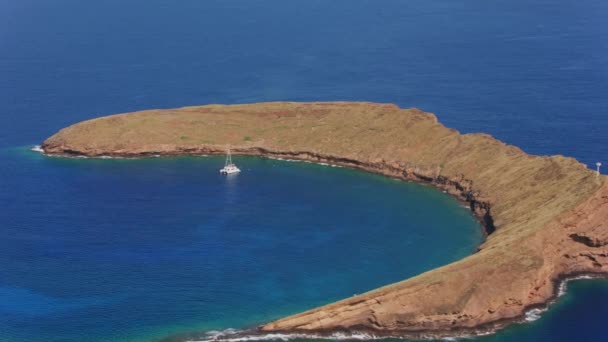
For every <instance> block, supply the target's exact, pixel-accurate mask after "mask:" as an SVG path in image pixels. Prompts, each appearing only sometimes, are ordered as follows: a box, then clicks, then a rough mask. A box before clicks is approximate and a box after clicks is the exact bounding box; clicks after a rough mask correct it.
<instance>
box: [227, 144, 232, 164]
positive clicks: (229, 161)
mask: <svg viewBox="0 0 608 342" xmlns="http://www.w3.org/2000/svg"><path fill="white" fill-rule="evenodd" d="M227 149H228V154H227V155H226V165H225V166H228V165H231V164H232V156H231V155H230V145H228V147H227Z"/></svg>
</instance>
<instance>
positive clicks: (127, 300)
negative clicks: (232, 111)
mask: <svg viewBox="0 0 608 342" xmlns="http://www.w3.org/2000/svg"><path fill="white" fill-rule="evenodd" d="M606 17H608V3H606V2H605V1H601V0H579V1H574V0H552V1H549V0H537V1H528V0H510V1H502V0H500V1H499V0H490V1H482V0H463V1H450V0H430V1H428V0H427V1H422V0H332V1H328V0H306V1H304V0H292V1H280V0H260V1H248V0H180V1H168V0H104V1H81V0H55V1H45V0H19V1H13V0H0V233H1V234H2V239H0V341H3V342H4V341H7V342H12V341H83V340H86V341H128V340H131V341H150V340H154V339H156V338H160V337H164V336H169V335H172V334H174V333H180V332H186V331H192V330H201V331H205V330H209V329H221V328H227V327H233V328H243V327H250V326H253V325H255V324H258V323H261V322H264V321H266V320H268V319H272V318H275V317H279V316H281V315H284V314H289V313H293V312H298V311H300V310H302V309H305V308H308V307H312V306H315V305H317V304H321V303H325V302H327V301H331V300H334V299H338V298H341V297H344V296H349V295H351V294H354V293H359V292H361V291H364V290H366V289H370V288H373V287H375V286H378V285H382V284H386V283H390V282H392V281H395V280H398V279H402V278H405V277H407V276H410V275H413V274H416V273H419V272H422V271H424V270H428V269H430V268H432V267H435V266H437V265H440V264H443V263H446V262H449V261H451V260H455V259H458V258H460V257H462V256H463V255H466V254H468V253H471V252H472V251H473V250H474V249H475V246H476V245H477V244H478V243H479V241H480V238H481V237H480V235H479V230H478V227H477V225H476V223H475V222H474V221H473V220H472V218H471V217H470V215H468V213H467V212H466V210H465V209H464V208H461V207H459V204H458V203H456V202H455V201H453V200H452V199H450V198H449V197H447V196H445V195H443V194H441V193H439V192H437V191H434V190H432V189H429V188H425V187H421V186H418V185H413V184H403V183H399V182H395V181H392V180H386V179H383V178H381V177H377V176H373V175H369V174H365V173H360V172H355V171H352V170H345V169H336V168H330V167H322V166H314V165H309V164H292V163H288V162H280V161H268V160H259V159H250V158H240V159H239V160H238V163H239V164H242V165H243V166H244V167H245V169H246V171H245V172H244V173H243V174H242V175H239V176H238V178H234V179H226V178H222V177H219V176H218V175H217V174H216V169H217V164H218V163H219V164H221V160H219V159H215V158H192V159H188V158H177V159H162V160H161V159H146V160H136V161H125V160H65V159H56V158H45V157H42V156H40V155H38V154H35V153H33V152H30V151H28V148H29V147H31V146H32V145H35V144H39V143H40V142H41V141H42V140H44V139H45V138H46V137H48V136H49V135H51V134H53V133H54V132H56V131H57V130H58V129H60V128H62V127H64V126H66V125H69V124H71V123H74V122H77V121H80V120H84V119H88V118H93V117H96V116H99V115H104V114H109V113H117V112H125V111H133V110H139V109H147V108H167V107H176V106H184V105H194V104H205V103H247V102H258V101H275V100H293V101H317V100H322V101H326V100H327V101H329V100H367V101H377V102H392V103H396V104H398V105H400V106H402V107H419V108H422V109H424V110H427V111H431V112H434V113H435V114H437V116H438V117H439V119H440V120H441V122H443V123H444V124H446V125H447V126H450V127H453V128H456V129H458V130H460V131H462V132H479V131H481V132H486V133H490V134H492V135H494V136H496V137H498V138H499V139H501V140H503V141H505V142H507V143H510V144H515V145H517V146H519V147H521V148H523V149H524V150H525V151H527V152H530V153H535V154H542V155H547V154H557V153H559V154H564V155H567V156H571V157H575V158H577V159H579V160H580V161H582V162H584V163H586V164H588V165H592V164H594V163H595V162H596V161H598V160H604V159H606V158H607V157H608V138H607V134H606V132H608V114H607V113H608V97H607V96H606V92H607V90H608V25H606V24H605V18H606ZM329 190H332V191H329ZM607 307H608V285H607V284H606V282H603V281H597V280H596V281H584V282H579V283H573V284H572V285H571V286H570V290H569V292H568V294H567V295H566V296H565V297H563V298H562V299H561V300H560V301H559V302H558V303H557V304H556V305H555V306H554V307H553V308H552V309H551V310H549V311H548V312H546V313H544V314H543V317H542V318H541V319H539V320H536V321H534V322H531V323H530V324H526V325H521V326H517V327H513V328H509V329H507V330H505V331H504V332H501V333H499V334H498V335H496V336H493V337H490V340H492V341H559V340H562V341H571V340H574V339H577V340H579V341H604V340H606V338H608V337H606V336H605V333H604V332H603V329H604V327H603V325H604V322H605V317H606V310H607Z"/></svg>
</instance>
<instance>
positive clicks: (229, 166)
mask: <svg viewBox="0 0 608 342" xmlns="http://www.w3.org/2000/svg"><path fill="white" fill-rule="evenodd" d="M239 172H241V170H240V169H239V168H238V167H236V165H234V164H233V163H232V155H231V154H230V147H229V148H228V154H227V155H226V164H225V165H224V168H223V169H221V170H220V173H221V174H223V175H229V174H231V173H239Z"/></svg>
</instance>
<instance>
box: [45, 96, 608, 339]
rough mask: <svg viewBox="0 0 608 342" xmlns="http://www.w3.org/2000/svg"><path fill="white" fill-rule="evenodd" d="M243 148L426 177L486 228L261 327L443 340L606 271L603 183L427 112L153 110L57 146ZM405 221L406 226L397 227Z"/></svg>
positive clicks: (93, 150)
mask: <svg viewBox="0 0 608 342" xmlns="http://www.w3.org/2000/svg"><path fill="white" fill-rule="evenodd" d="M226 144H230V145H231V148H232V152H233V153H235V154H244V155H258V156H270V157H284V158H290V159H300V160H311V161H316V162H329V163H333V164H339V165H344V166H349V167H353V168H359V169H364V170H368V171H372V172H376V173H380V174H384V175H387V176H390V177H395V178H400V179H404V180H412V181H419V182H426V183H431V184H433V185H434V186H436V187H438V188H440V189H443V190H445V191H447V192H449V193H450V194H452V195H454V196H457V197H459V198H460V199H462V200H464V201H467V202H468V203H469V204H470V207H471V210H472V212H473V213H474V214H475V215H476V216H477V217H478V218H479V220H480V222H481V223H482V224H483V225H484V227H485V229H486V231H487V232H488V234H489V235H488V237H487V239H486V241H485V242H484V243H483V244H482V245H481V246H480V248H479V251H478V252H477V253H475V254H473V255H471V256H469V257H467V258H464V259H462V260H460V261H457V262H454V263H452V264H449V265H446V266H443V267H441V268H438V269H434V270H431V271H428V272H426V273H423V274H421V275H418V276H416V277H413V278H410V279H407V280H404V281H401V282H399V283H396V284H392V285H388V286H385V287H382V288H380V289H376V290H373V291H370V292H368V293H365V294H362V295H358V296H356V297H352V298H348V299H345V300H342V301H339V302H336V303H333V304H329V305H326V306H323V307H320V308H316V309H312V310H310V311H307V312H304V313H300V314H297V315H294V316H291V317H286V318H283V319H279V320H277V321H274V322H271V323H268V324H266V325H263V326H261V327H259V330H260V331H263V332H270V331H272V332H288V333H293V332H297V333H313V332H314V333H321V334H322V333H332V332H336V331H353V330H356V331H362V330H365V331H371V332H373V333H376V334H385V335H390V336H396V335H398V336H405V337H420V336H428V335H429V334H430V335H431V336H442V335H453V334H454V333H467V332H475V331H478V329H483V328H491V327H497V326H500V325H502V324H504V323H506V322H509V321H510V320H513V319H516V318H519V317H521V316H522V315H523V314H524V313H525V311H526V310H528V309H530V308H533V307H536V306H541V305H544V304H545V303H547V301H549V300H550V299H551V298H553V297H554V296H555V295H556V291H557V283H558V282H559V281H560V280H562V279H563V278H565V277H568V276H572V275H577V274H583V273H595V274H605V273H606V271H607V270H608V227H607V226H608V223H607V222H608V183H607V182H605V176H600V175H597V174H596V173H595V172H594V171H592V170H589V169H588V168H587V167H586V166H585V165H583V164H581V163H579V162H577V161H576V160H574V159H572V158H566V157H563V156H549V157H545V156H542V157H541V156H532V155H528V154H526V153H524V152H523V151H521V150H520V149H519V148H517V147H514V146H510V145H506V144H504V143H502V142H500V141H498V140H496V139H494V138H492V137H491V136H488V135H486V134H464V135H463V134H459V133H458V132H457V131H455V130H452V129H449V128H446V127H444V126H443V125H441V124H440V123H439V122H438V121H437V119H436V117H435V116H434V115H432V114H429V113H425V112H422V111H420V110H417V109H400V108H398V107H397V106H394V105H390V104H374V103H363V102H355V103H349V102H332V103H287V102H277V103H260V104H250V105H230V106H226V105H208V106H198V107H185V108H179V109H168V110H149V111H142V112H135V113H128V114H119V115H112V116H108V117H103V118H98V119H93V120H88V121H84V122H81V123H78V124H75V125H73V126H70V127H68V128H65V129H63V130H61V131H60V132H58V133H57V134H55V135H53V136H52V137H50V138H49V139H47V140H46V141H45V142H44V143H43V145H42V149H43V150H44V151H45V153H47V154H49V155H67V156H91V157H95V156H120V157H139V156H151V155H201V154H223V153H224V151H225V145H226ZM395 229H399V227H395Z"/></svg>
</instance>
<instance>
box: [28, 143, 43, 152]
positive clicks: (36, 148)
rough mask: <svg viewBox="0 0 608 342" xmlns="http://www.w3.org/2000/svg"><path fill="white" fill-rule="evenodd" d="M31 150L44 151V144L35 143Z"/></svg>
mask: <svg viewBox="0 0 608 342" xmlns="http://www.w3.org/2000/svg"><path fill="white" fill-rule="evenodd" d="M30 150H31V151H34V152H40V153H44V150H43V149H42V146H40V145H34V147H32V148H30Z"/></svg>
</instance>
